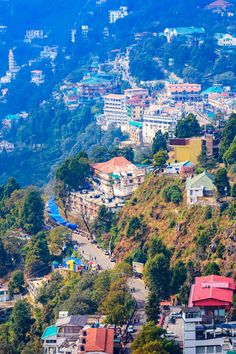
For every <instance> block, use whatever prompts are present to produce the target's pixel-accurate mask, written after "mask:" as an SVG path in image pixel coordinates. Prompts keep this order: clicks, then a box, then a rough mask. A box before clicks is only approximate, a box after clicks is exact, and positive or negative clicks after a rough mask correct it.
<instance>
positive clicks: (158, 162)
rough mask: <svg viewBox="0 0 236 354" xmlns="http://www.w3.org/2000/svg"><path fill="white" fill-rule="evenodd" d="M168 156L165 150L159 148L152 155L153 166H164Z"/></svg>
mask: <svg viewBox="0 0 236 354" xmlns="http://www.w3.org/2000/svg"><path fill="white" fill-rule="evenodd" d="M168 158H169V156H168V153H167V151H164V150H159V151H158V152H157V153H155V155H154V156H153V159H154V164H155V166H157V167H159V168H163V167H165V165H166V162H167V160H168Z"/></svg>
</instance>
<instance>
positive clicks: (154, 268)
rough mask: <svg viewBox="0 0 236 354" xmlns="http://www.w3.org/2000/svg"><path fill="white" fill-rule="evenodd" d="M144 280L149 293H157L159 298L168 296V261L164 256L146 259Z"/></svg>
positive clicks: (159, 255)
mask: <svg viewBox="0 0 236 354" xmlns="http://www.w3.org/2000/svg"><path fill="white" fill-rule="evenodd" d="M144 279H145V283H146V284H147V286H148V288H149V290H150V291H151V292H154V293H155V292H158V293H159V294H160V296H161V297H163V298H166V297H168V296H169V295H170V261H169V259H168V258H166V257H165V256H164V254H158V255H156V256H154V257H152V258H148V261H147V263H146V264H145V266H144Z"/></svg>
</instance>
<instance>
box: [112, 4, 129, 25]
mask: <svg viewBox="0 0 236 354" xmlns="http://www.w3.org/2000/svg"><path fill="white" fill-rule="evenodd" d="M126 16H128V8H127V6H121V7H120V8H119V10H111V11H109V22H110V23H115V22H116V21H117V20H119V19H121V18H124V17H126Z"/></svg>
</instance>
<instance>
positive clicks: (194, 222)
mask: <svg viewBox="0 0 236 354" xmlns="http://www.w3.org/2000/svg"><path fill="white" fill-rule="evenodd" d="M173 183H174V184H178V185H179V186H180V187H181V189H182V191H183V192H184V184H183V183H182V182H180V180H178V179H175V180H174V179H173V178H172V177H163V176H162V177H154V176H149V177H148V178H147V180H146V182H145V183H144V185H143V186H141V188H139V189H138V190H137V191H136V192H135V193H134V195H133V197H132V199H131V200H130V201H129V202H128V203H127V204H126V206H125V207H124V208H123V209H122V210H121V211H120V213H119V215H118V219H117V230H116V231H117V234H116V237H117V238H116V246H115V253H116V255H117V256H118V257H119V259H121V258H124V257H126V256H130V255H132V254H134V253H136V252H137V250H138V249H139V250H140V249H141V250H142V252H144V253H145V249H146V248H147V244H148V240H150V238H151V237H152V236H154V235H159V237H160V239H161V240H162V241H163V243H164V244H165V245H166V246H167V247H168V248H169V249H170V250H171V251H172V259H171V262H172V265H173V264H174V263H175V262H176V261H177V260H181V261H183V262H185V263H187V262H188V261H192V262H193V264H194V269H195V271H196V272H197V273H202V272H203V271H204V268H205V266H206V265H207V264H208V263H209V262H213V261H214V262H216V263H217V264H218V265H219V267H220V271H221V272H222V273H224V274H229V273H233V272H235V269H236V267H235V266H236V259H235V241H236V222H235V219H236V213H235V205H234V206H233V202H231V204H229V205H228V207H227V208H226V209H225V210H224V211H220V210H219V209H215V210H212V208H209V207H202V206H197V205H195V206H192V207H188V206H187V205H186V203H185V201H183V202H181V203H180V204H179V205H175V204H174V203H166V202H165V201H164V199H163V196H162V192H163V189H164V188H165V187H166V186H168V185H171V184H173ZM184 199H185V198H183V200H184ZM134 215H135V217H136V221H134ZM137 218H138V219H137ZM135 225H136V226H137V227H136V226H135ZM139 253H140V251H139ZM134 258H135V257H134Z"/></svg>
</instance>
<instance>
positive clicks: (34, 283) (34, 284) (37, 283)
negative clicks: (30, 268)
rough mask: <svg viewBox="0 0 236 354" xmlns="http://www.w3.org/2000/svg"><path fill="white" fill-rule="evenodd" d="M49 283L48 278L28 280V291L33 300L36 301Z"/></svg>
mask: <svg viewBox="0 0 236 354" xmlns="http://www.w3.org/2000/svg"><path fill="white" fill-rule="evenodd" d="M47 281H48V278H47V277H41V278H30V279H28V281H27V282H28V290H29V293H30V295H31V297H32V298H33V299H36V297H37V296H38V294H39V291H40V289H41V288H42V286H43V285H44V284H45V283H46V282H47Z"/></svg>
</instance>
